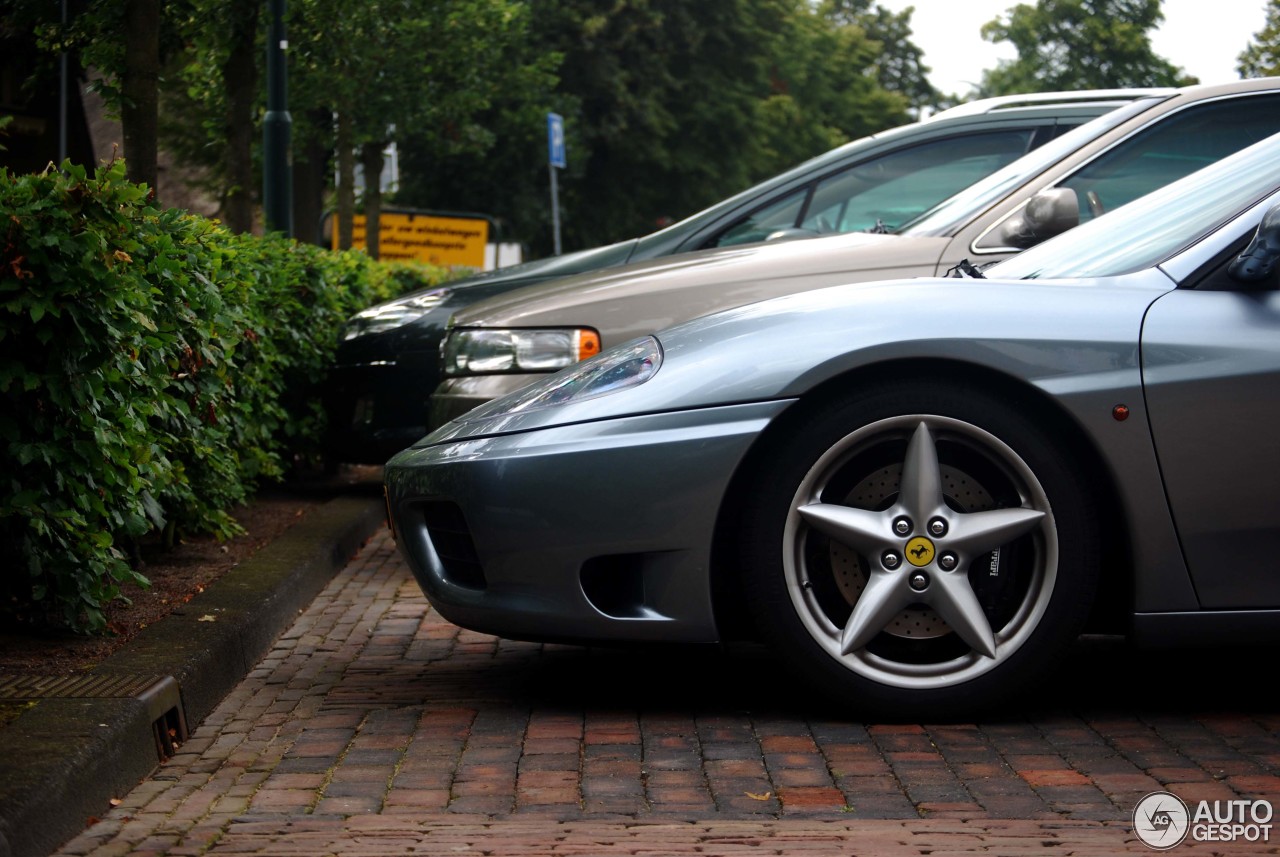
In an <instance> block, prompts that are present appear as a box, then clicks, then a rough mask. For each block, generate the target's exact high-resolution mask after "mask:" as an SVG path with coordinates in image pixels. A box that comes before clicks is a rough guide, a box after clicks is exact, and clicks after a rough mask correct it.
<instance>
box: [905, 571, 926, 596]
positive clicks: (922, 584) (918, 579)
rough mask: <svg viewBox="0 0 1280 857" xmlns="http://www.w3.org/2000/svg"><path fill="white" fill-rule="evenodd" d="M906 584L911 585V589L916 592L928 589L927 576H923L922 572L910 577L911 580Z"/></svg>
mask: <svg viewBox="0 0 1280 857" xmlns="http://www.w3.org/2000/svg"><path fill="white" fill-rule="evenodd" d="M908 583H910V584H911V588H912V589H914V590H915V591H916V592H924V591H925V590H926V589H928V588H929V575H927V574H925V573H924V572H923V571H917V572H916V573H915V574H913V575H911V580H909V581H908Z"/></svg>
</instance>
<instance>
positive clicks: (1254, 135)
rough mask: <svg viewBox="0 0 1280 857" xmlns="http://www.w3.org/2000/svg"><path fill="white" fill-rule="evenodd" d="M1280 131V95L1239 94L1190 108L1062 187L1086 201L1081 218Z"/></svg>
mask: <svg viewBox="0 0 1280 857" xmlns="http://www.w3.org/2000/svg"><path fill="white" fill-rule="evenodd" d="M1276 132H1280V95H1253V96H1237V97H1235V98H1229V99H1223V100H1220V101H1214V102H1210V103H1208V104H1201V105H1197V106H1195V107H1189V108H1187V109H1185V110H1182V111H1180V112H1178V113H1175V114H1174V115H1172V116H1170V117H1169V118H1168V119H1166V120H1165V121H1163V122H1160V123H1158V124H1157V125H1155V127H1152V128H1148V129H1146V130H1144V131H1141V132H1139V133H1138V134H1135V135H1134V136H1132V137H1130V138H1129V139H1127V140H1125V141H1123V142H1122V143H1120V144H1119V145H1117V146H1115V147H1114V148H1112V149H1111V150H1110V151H1108V152H1106V153H1104V154H1103V155H1102V156H1100V157H1098V158H1096V159H1094V160H1093V161H1091V162H1090V163H1089V164H1087V165H1086V166H1084V167H1083V168H1082V169H1080V170H1079V171H1077V172H1076V173H1075V174H1073V175H1072V176H1071V177H1070V178H1068V179H1067V180H1066V181H1063V182H1061V183H1060V185H1059V186H1060V187H1066V188H1071V189H1072V190H1074V191H1075V192H1076V197H1077V199H1078V200H1079V202H1080V219H1081V221H1085V220H1089V219H1092V218H1094V217H1097V216H1098V215H1100V214H1102V213H1104V212H1106V211H1110V210H1111V209H1114V208H1119V207H1120V206H1122V205H1124V204H1125V203H1126V202H1132V201H1133V200H1135V199H1137V198H1138V197H1140V196H1143V195H1144V194H1147V193H1150V192H1151V191H1153V190H1155V189H1156V188H1160V187H1164V186H1165V185H1167V184H1169V183H1170V182H1172V181H1175V180H1177V179H1180V178H1182V177H1183V176H1185V175H1189V174H1191V173H1193V172H1195V171H1196V170H1198V169H1200V168H1201V167H1205V166H1208V165H1209V164H1212V163H1213V162H1215V161H1218V160H1221V159H1222V158H1225V157H1226V156H1227V155H1230V154H1233V153H1235V152H1238V151H1240V150H1241V149H1243V148H1245V147H1246V146H1250V145H1252V144H1254V143H1256V142H1258V141H1259V140H1262V139H1264V138H1266V137H1270V136H1271V135H1272V134H1275V133H1276Z"/></svg>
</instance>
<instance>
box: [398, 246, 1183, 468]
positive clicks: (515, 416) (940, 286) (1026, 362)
mask: <svg viewBox="0 0 1280 857" xmlns="http://www.w3.org/2000/svg"><path fill="white" fill-rule="evenodd" d="M1173 288H1175V286H1174V284H1173V282H1172V281H1170V280H1169V278H1168V277H1166V276H1165V275H1164V274H1163V273H1162V272H1160V271H1159V270H1158V269H1149V270H1146V271H1142V272H1139V273H1137V274H1133V275H1128V276H1126V277H1121V278H1108V279H1099V280H986V279H935V278H917V279H913V280H897V281H884V282H869V283H856V284H853V285H847V286H837V287H834V288H828V289H821V290H815V291H811V292H806V293H804V294H796V295H790V296H786V297H782V298H778V299H776V300H770V301H765V302H761V303H756V304H752V305H750V306H743V307H738V308H735V309H731V310H727V311H725V312H721V313H717V314H715V315H710V316H705V317H702V318H698V319H695V320H692V321H689V322H687V323H685V324H682V325H679V326H677V327H673V328H671V329H669V330H664V331H660V332H658V333H657V334H656V335H655V338H656V339H657V340H658V341H659V342H660V344H661V348H662V353H663V358H662V365H661V368H660V369H659V370H658V372H657V374H656V375H654V377H653V378H652V379H650V380H649V381H646V382H645V383H643V384H641V385H639V386H637V387H632V388H630V389H627V390H624V391H621V392H618V393H616V394H610V395H601V396H598V397H594V398H588V399H583V400H581V401H577V402H571V403H566V404H561V405H556V406H552V407H546V408H541V409H530V410H527V411H519V412H512V411H510V410H508V409H507V407H506V403H508V402H509V401H510V400H513V399H515V398H516V397H519V396H521V395H525V394H527V393H528V391H529V390H532V389H534V388H535V387H537V386H538V384H554V383H555V380H554V379H556V378H558V377H560V376H548V377H547V380H546V381H540V382H537V383H535V384H534V385H533V386H532V387H529V388H526V390H523V391H521V392H519V393H514V394H512V395H511V396H510V397H508V398H507V399H498V400H495V401H493V402H490V403H488V404H486V405H483V406H481V408H479V409H477V411H476V415H477V416H478V417H479V418H477V419H469V420H468V421H460V422H452V423H449V424H448V425H445V426H443V427H441V428H440V429H437V430H436V431H435V432H434V433H433V434H431V435H429V436H428V437H426V438H424V439H423V440H421V441H420V442H419V443H418V444H417V445H419V446H430V445H432V444H436V443H445V442H449V441H452V440H458V439H461V438H467V437H481V436H485V435H492V434H505V433H510V432H519V431H529V430H533V429H539V428H546V427H548V426H553V425H566V424H570V423H576V422H588V421H595V420H602V419H612V418H616V417H621V416H627V415H633V414H643V413H654V412H658V411H664V412H672V411H679V410H685V409H698V408H706V407H716V406H722V405H731V404H736V403H742V402H759V401H774V400H787V399H794V398H797V397H800V396H803V395H804V394H805V393H807V392H809V391H811V390H813V389H814V388H815V387H818V386H819V385H822V384H824V383H826V382H828V381H830V380H832V379H834V378H837V377H841V376H846V375H848V374H849V373H850V372H853V371H857V370H862V369H865V368H866V367H869V366H872V365H875V364H885V363H891V362H900V361H918V360H921V359H925V360H933V361H948V362H956V363H963V364H966V365H969V366H982V367H986V368H988V369H989V370H991V371H994V372H997V373H999V374H1001V375H1006V376H1008V377H1011V378H1019V379H1023V380H1025V381H1027V382H1029V383H1032V384H1035V385H1036V386H1039V387H1041V388H1042V389H1045V390H1046V391H1050V392H1052V393H1054V394H1056V395H1062V396H1065V397H1067V398H1070V396H1071V394H1072V392H1073V391H1086V392H1087V391H1099V390H1103V391H1105V390H1109V389H1124V390H1126V391H1131V390H1133V389H1140V385H1141V377H1140V372H1139V367H1138V347H1137V343H1138V341H1139V336H1140V331H1141V326H1142V319H1143V315H1144V313H1145V312H1146V310H1147V308H1148V307H1149V306H1150V305H1151V303H1152V302H1153V301H1155V300H1158V299H1159V297H1160V296H1161V295H1162V294H1165V293H1166V292H1168V291H1170V290H1171V289H1173ZM596 359H603V358H596ZM1104 399H1106V400H1108V401H1110V400H1111V397H1110V396H1109V395H1106V396H1104ZM1108 418H1109V417H1108ZM752 430H758V428H756V429H752Z"/></svg>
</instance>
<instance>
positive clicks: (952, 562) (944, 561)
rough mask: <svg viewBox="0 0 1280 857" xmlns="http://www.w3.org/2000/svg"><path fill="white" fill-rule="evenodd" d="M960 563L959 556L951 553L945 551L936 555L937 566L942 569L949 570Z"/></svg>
mask: <svg viewBox="0 0 1280 857" xmlns="http://www.w3.org/2000/svg"><path fill="white" fill-rule="evenodd" d="M959 564H960V558H959V557H958V556H956V555H955V554H953V553H950V552H947V553H944V554H943V555H942V556H940V557H938V568H940V569H942V570H943V571H951V570H953V569H954V568H955V567H956V566H957V565H959Z"/></svg>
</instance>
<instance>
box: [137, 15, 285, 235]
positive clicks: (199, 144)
mask: <svg viewBox="0 0 1280 857" xmlns="http://www.w3.org/2000/svg"><path fill="white" fill-rule="evenodd" d="M262 7H263V2H262V0H187V3H186V5H185V9H183V11H184V13H185V14H184V15H183V16H182V17H181V18H176V14H175V13H171V14H175V18H176V20H175V21H174V30H175V32H176V33H177V34H178V36H179V37H180V38H181V39H182V50H181V52H180V53H179V54H178V56H179V60H178V61H177V62H176V63H174V67H173V68H171V69H169V74H168V75H167V80H166V81H165V82H164V84H163V85H162V98H161V100H162V102H163V109H162V111H161V114H162V120H161V127H160V134H161V139H162V141H163V143H164V145H165V147H166V149H167V150H170V151H172V152H173V153H174V154H175V155H177V156H178V157H179V158H180V159H181V160H182V162H183V164H184V165H186V166H188V167H200V168H202V170H201V176H200V178H199V179H197V180H195V181H194V182H193V183H195V184H199V185H201V186H203V187H204V188H205V189H206V190H207V191H209V192H210V193H212V194H213V195H214V196H216V197H217V198H218V199H219V200H220V201H221V205H220V210H219V214H220V216H221V218H222V220H223V221H224V223H225V224H226V225H227V226H228V227H229V228H230V229H232V230H234V231H236V232H248V231H250V230H251V229H253V226H254V221H255V216H254V215H255V211H256V209H257V198H258V187H259V182H258V180H257V178H256V175H255V170H254V158H253V154H254V146H255V143H256V142H257V141H258V140H260V139H261V133H260V129H259V120H260V117H261V105H262V102H263V100H264V97H265V96H264V95H263V94H262V92H261V86H260V84H261V81H262V74H261V65H262V62H263V53H264V51H263V49H262V40H261V38H260V36H261V34H260V32H259V30H260V27H261V23H262Z"/></svg>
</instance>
